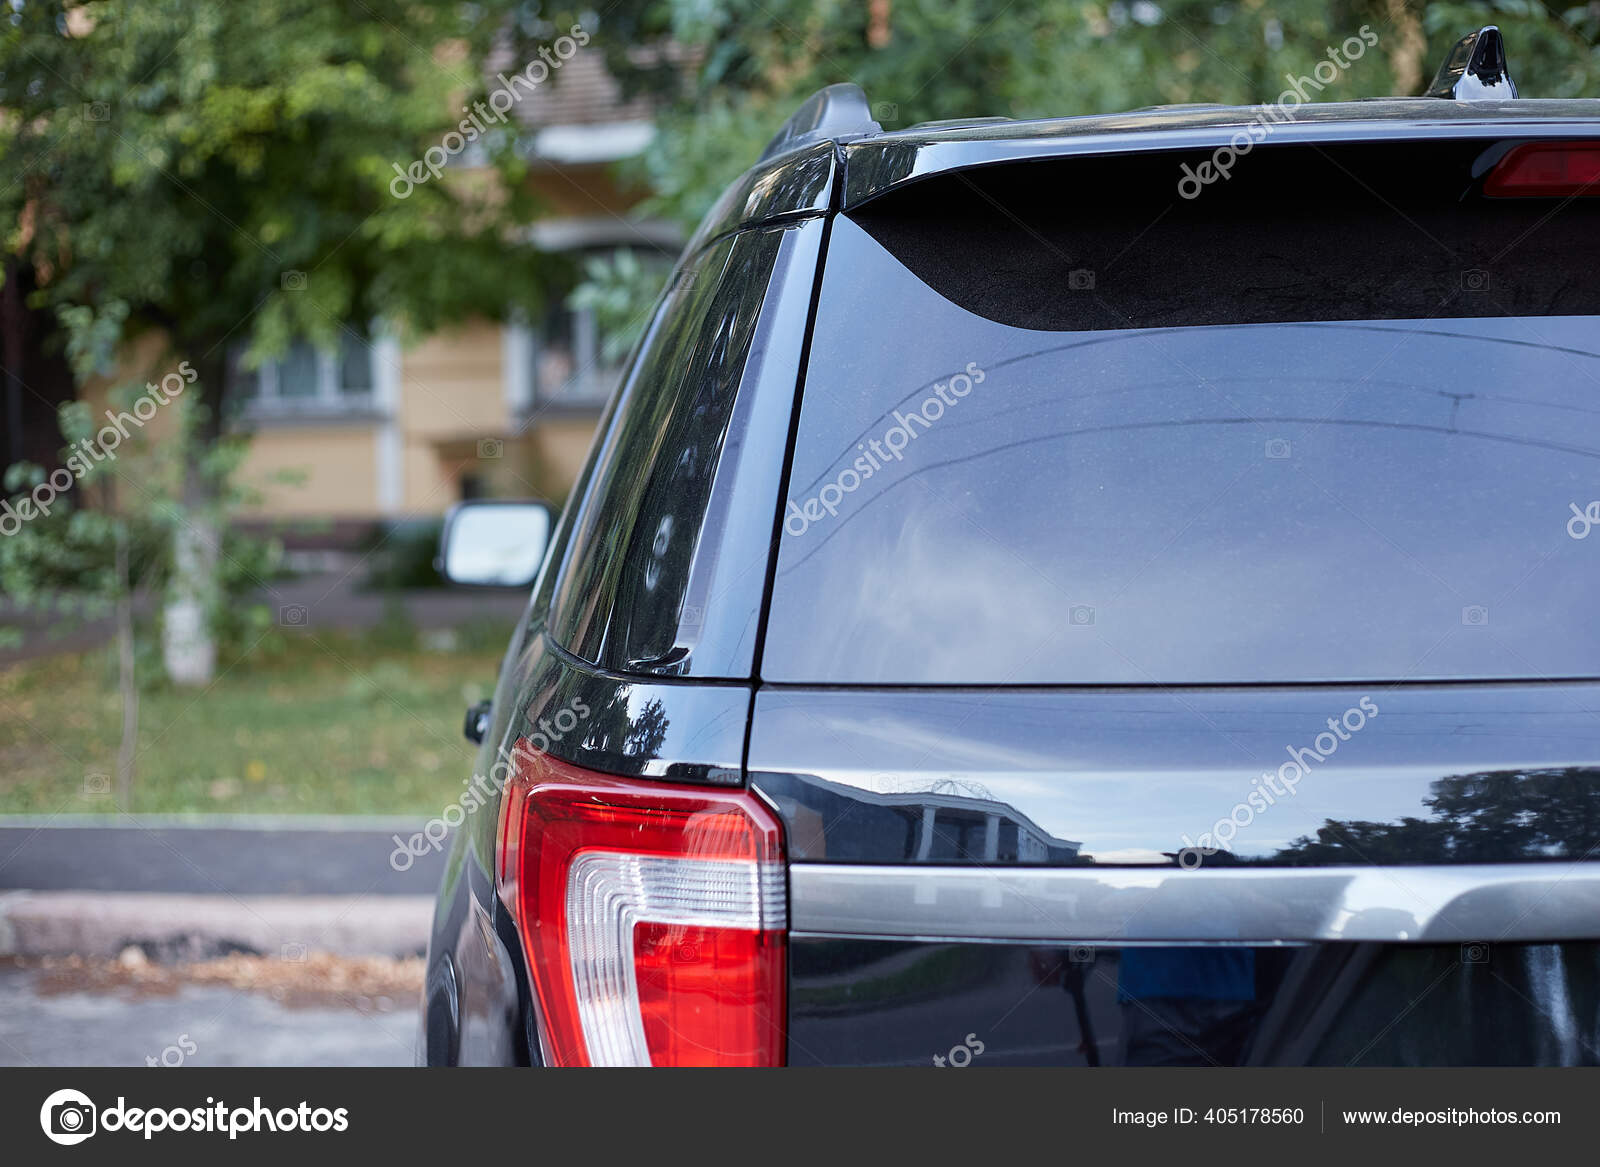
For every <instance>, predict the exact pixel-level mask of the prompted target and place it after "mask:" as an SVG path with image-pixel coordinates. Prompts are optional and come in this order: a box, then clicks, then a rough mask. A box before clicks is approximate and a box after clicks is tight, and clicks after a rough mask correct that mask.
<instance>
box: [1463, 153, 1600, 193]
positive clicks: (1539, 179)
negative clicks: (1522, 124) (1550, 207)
mask: <svg viewBox="0 0 1600 1167" xmlns="http://www.w3.org/2000/svg"><path fill="white" fill-rule="evenodd" d="M1483 193H1484V194H1486V195H1488V196H1489V197H1490V198H1497V199H1506V198H1532V199H1550V198H1566V197H1568V196H1569V195H1588V196H1591V197H1594V196H1600V142H1529V143H1527V144H1525V145H1522V146H1518V147H1516V148H1515V149H1513V150H1512V151H1511V153H1509V154H1507V155H1506V156H1505V157H1504V158H1502V159H1500V161H1499V162H1498V163H1497V164H1496V165H1495V168H1494V169H1493V170H1492V171H1490V172H1489V177H1488V178H1487V179H1485V180H1484V184H1483Z"/></svg>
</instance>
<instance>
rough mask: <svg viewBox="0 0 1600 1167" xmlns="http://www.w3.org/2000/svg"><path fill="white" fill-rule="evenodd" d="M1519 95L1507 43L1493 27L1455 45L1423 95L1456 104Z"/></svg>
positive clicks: (1484, 28)
mask: <svg viewBox="0 0 1600 1167" xmlns="http://www.w3.org/2000/svg"><path fill="white" fill-rule="evenodd" d="M1516 95H1517V86H1516V83H1515V82H1513V81H1512V80H1511V74H1510V72H1509V71H1508V70H1507V69H1506V42H1505V39H1504V38H1503V37H1502V36H1501V35H1500V30H1499V28H1497V27H1496V26H1495V25H1492V24H1486V25H1484V26H1483V27H1482V28H1480V29H1479V30H1478V31H1477V32H1474V33H1470V34H1468V35H1467V36H1464V37H1462V38H1461V39H1460V40H1458V41H1457V42H1456V43H1455V47H1454V48H1452V49H1451V50H1450V55H1449V56H1447V57H1446V58H1445V59H1444V64H1442V65H1440V66H1439V73H1438V75H1437V76H1436V77H1434V79H1433V84H1432V85H1430V86H1428V91H1427V92H1426V93H1424V94H1423V96H1424V97H1444V98H1448V99H1450V100H1452V101H1506V100H1509V99H1510V98H1513V97H1515V96H1516Z"/></svg>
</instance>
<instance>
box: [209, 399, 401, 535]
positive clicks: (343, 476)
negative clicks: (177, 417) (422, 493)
mask: <svg viewBox="0 0 1600 1167" xmlns="http://www.w3.org/2000/svg"><path fill="white" fill-rule="evenodd" d="M377 439H378V427H377V426H376V425H374V424H372V423H370V422H359V423H358V422H351V423H338V422H332V423H325V424H321V425H311V424H302V423H298V422H281V423H276V424H273V425H271V426H262V427H261V428H260V429H258V430H256V432H255V435H254V437H253V438H252V439H251V442H250V449H249V453H248V454H247V455H246V457H245V461H244V465H243V466H242V467H240V470H239V476H238V481H239V483H240V485H241V486H246V487H249V488H251V489H254V490H257V491H260V492H261V494H262V496H263V497H262V501H261V503H260V505H258V506H254V507H250V508H248V509H247V510H246V512H245V513H246V514H248V515H249V516H251V517H257V518H308V517H317V518H376V517H377V516H378V515H379V514H380V513H381V512H380V509H379V507H378V476H377V462H378V440H377ZM286 474H288V475H293V476H295V477H297V478H301V479H302V481H301V482H299V483H298V484H291V483H288V482H282V481H275V479H278V478H280V477H281V476H283V475H286Z"/></svg>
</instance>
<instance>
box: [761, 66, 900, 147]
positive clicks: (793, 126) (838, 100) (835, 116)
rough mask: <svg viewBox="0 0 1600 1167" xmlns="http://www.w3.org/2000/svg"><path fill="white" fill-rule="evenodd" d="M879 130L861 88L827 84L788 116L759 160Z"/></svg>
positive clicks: (879, 131)
mask: <svg viewBox="0 0 1600 1167" xmlns="http://www.w3.org/2000/svg"><path fill="white" fill-rule="evenodd" d="M882 130H883V127H882V126H880V125H879V124H878V123H877V122H875V121H873V120H872V111H871V109H869V108H868V106H867V95H866V94H865V93H864V92H862V89H861V86H859V85H852V84H850V83H849V82H844V83H842V84H839V85H829V86H827V87H826V88H823V89H819V90H817V91H816V92H815V93H813V94H812V95H811V96H810V97H808V98H806V100H805V102H804V103H803V104H802V105H801V106H800V108H799V109H797V110H795V111H794V113H792V114H790V115H789V120H788V121H786V122H784V123H783V128H782V129H780V130H779V131H778V132H777V134H776V135H774V136H773V139H772V141H770V142H768V143H767V148H766V149H765V150H763V151H762V152H761V161H762V162H765V161H766V160H767V159H768V158H773V157H776V156H777V155H779V154H787V153H788V152H789V151H790V150H794V149H797V148H798V147H800V146H809V145H811V143H813V142H821V141H824V140H826V139H829V138H831V139H834V140H836V141H837V140H838V139H840V138H859V137H862V136H863V135H866V134H877V133H881V132H882Z"/></svg>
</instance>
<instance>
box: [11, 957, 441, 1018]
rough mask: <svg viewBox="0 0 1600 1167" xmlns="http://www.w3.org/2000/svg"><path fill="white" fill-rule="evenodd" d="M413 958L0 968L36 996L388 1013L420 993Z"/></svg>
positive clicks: (38, 962)
mask: <svg viewBox="0 0 1600 1167" xmlns="http://www.w3.org/2000/svg"><path fill="white" fill-rule="evenodd" d="M423 964H424V961H423V959H422V958H421V957H407V958H405V959H401V960H395V959H393V958H390V957H386V956H359V957H350V956H333V955H330V954H328V953H325V952H308V953H306V954H305V955H304V958H303V959H296V960H287V959H284V958H282V957H267V956H251V955H247V954H243V953H236V954H233V955H230V956H223V957H218V958H217V959H215V960H201V961H195V962H192V963H186V964H170V965H169V964H155V963H152V962H151V961H150V959H149V958H148V957H146V956H145V954H144V952H143V951H142V950H141V949H139V948H127V949H124V950H123V952H122V954H121V955H120V956H118V957H117V959H115V960H91V959H87V958H85V957H81V956H44V957H7V958H4V959H0V967H11V968H22V969H30V970H33V971H34V972H35V973H36V978H35V987H36V989H37V991H38V992H39V994H40V995H41V996H59V995H62V994H66V993H92V994H98V995H104V994H108V993H117V994H119V995H125V996H128V997H131V998H134V999H141V998H145V997H162V996H170V995H172V994H174V993H176V992H177V991H178V990H179V989H181V988H183V987H184V986H185V985H208V986H213V987H222V988H230V989H236V990H239V991H242V992H252V993H261V994H262V995H264V996H267V997H270V998H272V1000H274V1001H277V1002H279V1003H280V1004H282V1005H285V1006H288V1007H290V1008H295V1007H299V1008H310V1007H328V1006H333V1007H337V1008H353V1009H356V1010H358V1011H360V1012H362V1013H389V1012H392V1011H393V1010H395V1009H396V1008H402V1009H403V1008H410V1007H411V1006H412V1005H413V1004H415V1002H416V1000H417V998H418V997H419V996H420V995H421V992H422V977H423Z"/></svg>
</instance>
